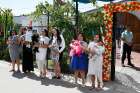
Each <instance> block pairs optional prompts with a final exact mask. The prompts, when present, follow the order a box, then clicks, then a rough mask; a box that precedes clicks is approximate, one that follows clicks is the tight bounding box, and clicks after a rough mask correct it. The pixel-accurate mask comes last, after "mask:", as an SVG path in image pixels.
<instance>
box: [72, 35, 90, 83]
mask: <svg viewBox="0 0 140 93" xmlns="http://www.w3.org/2000/svg"><path fill="white" fill-rule="evenodd" d="M70 47H71V49H73V56H72V59H71V68H72V70H73V71H74V75H75V83H76V84H77V79H78V76H79V75H80V77H81V78H82V85H84V84H85V73H86V71H87V68H88V56H87V54H86V53H85V51H86V48H87V43H86V42H85V40H84V36H83V34H82V33H79V34H78V35H77V39H76V40H74V41H72V43H71V44H70Z"/></svg>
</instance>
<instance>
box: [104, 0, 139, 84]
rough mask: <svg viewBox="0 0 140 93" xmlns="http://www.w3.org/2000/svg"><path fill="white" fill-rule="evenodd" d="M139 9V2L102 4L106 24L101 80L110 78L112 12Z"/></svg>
mask: <svg viewBox="0 0 140 93" xmlns="http://www.w3.org/2000/svg"><path fill="white" fill-rule="evenodd" d="M135 10H140V2H138V1H129V2H124V3H121V4H107V5H104V25H105V26H106V28H105V31H106V32H107V34H106V36H105V39H104V41H105V48H106V49H105V55H104V64H103V80H104V81H108V80H110V71H111V51H112V27H113V21H112V18H113V12H128V11H135Z"/></svg>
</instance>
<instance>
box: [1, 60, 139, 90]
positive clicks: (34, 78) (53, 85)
mask: <svg viewBox="0 0 140 93" xmlns="http://www.w3.org/2000/svg"><path fill="white" fill-rule="evenodd" d="M48 73H49V74H48V75H47V76H48V78H45V79H40V78H39V77H38V74H39V73H38V70H37V69H36V70H35V72H34V73H32V74H23V73H17V72H15V73H12V72H9V63H7V62H4V61H0V93H140V92H139V91H137V90H135V89H133V88H129V87H126V86H123V85H122V84H120V83H118V82H117V81H114V82H111V81H110V82H105V87H104V88H103V90H100V91H97V90H92V91H90V90H89V87H85V88H83V87H81V86H80V85H77V86H76V85H74V84H73V83H72V82H73V77H71V76H68V75H63V78H62V80H54V79H51V77H50V72H48Z"/></svg>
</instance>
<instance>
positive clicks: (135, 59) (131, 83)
mask: <svg viewBox="0 0 140 93" xmlns="http://www.w3.org/2000/svg"><path fill="white" fill-rule="evenodd" d="M116 52H117V55H116V80H117V81H119V82H120V83H121V84H123V85H125V86H127V87H130V88H133V89H135V90H138V91H140V53H138V52H134V51H132V54H131V58H132V63H133V64H134V65H135V67H134V68H131V67H129V66H127V60H126V61H125V65H126V67H121V61H120V50H119V49H118V48H117V51H116Z"/></svg>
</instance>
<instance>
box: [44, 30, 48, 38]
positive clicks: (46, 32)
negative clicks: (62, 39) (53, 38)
mask: <svg viewBox="0 0 140 93" xmlns="http://www.w3.org/2000/svg"><path fill="white" fill-rule="evenodd" d="M44 32H45V36H46V37H48V36H49V31H48V30H47V29H44Z"/></svg>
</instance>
